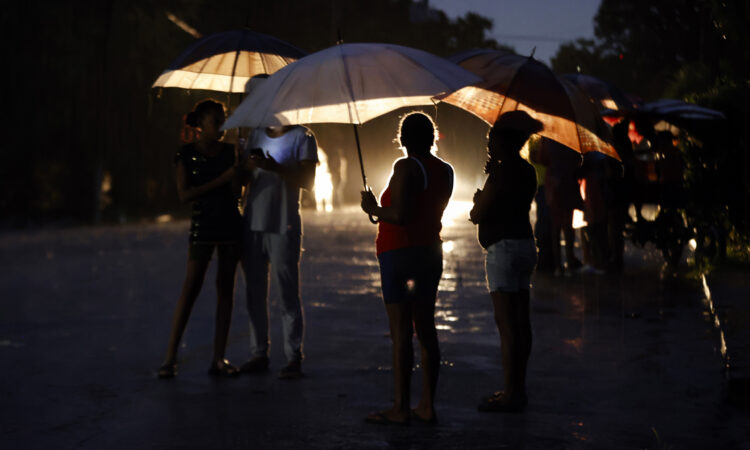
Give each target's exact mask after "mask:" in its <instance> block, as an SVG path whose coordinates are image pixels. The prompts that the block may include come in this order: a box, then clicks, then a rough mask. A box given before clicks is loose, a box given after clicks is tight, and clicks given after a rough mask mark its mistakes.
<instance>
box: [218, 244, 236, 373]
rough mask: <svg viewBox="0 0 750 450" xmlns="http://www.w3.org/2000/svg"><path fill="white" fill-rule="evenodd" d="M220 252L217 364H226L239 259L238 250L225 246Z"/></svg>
mask: <svg viewBox="0 0 750 450" xmlns="http://www.w3.org/2000/svg"><path fill="white" fill-rule="evenodd" d="M217 253H218V254H219V268H218V271H217V272H218V273H217V274H216V294H217V302H216V328H215V331H214V357H213V361H214V363H215V364H218V365H220V366H221V365H223V364H224V352H225V351H226V347H227V337H228V336H229V326H230V325H231V322H232V307H233V306H234V280H235V273H236V271H237V262H238V260H239V255H238V253H239V252H238V250H236V249H229V248H224V249H220V250H218V251H217Z"/></svg>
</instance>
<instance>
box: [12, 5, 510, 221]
mask: <svg viewBox="0 0 750 450" xmlns="http://www.w3.org/2000/svg"><path fill="white" fill-rule="evenodd" d="M427 6H428V3H427V2H421V1H412V0H373V1H367V2H349V1H345V0H304V1H301V0H275V1H273V2H268V1H263V2H261V1H257V0H252V1H248V0H242V1H240V0H227V1H224V2H210V1H208V0H162V1H159V2H151V1H146V0H135V1H128V2H125V1H117V0H113V1H105V2H97V1H93V0H88V1H87V0H84V1H78V2H49V1H44V0H28V1H24V2H14V3H10V4H8V5H7V6H6V7H4V9H3V11H2V15H0V25H2V28H3V33H4V36H3V37H4V39H3V40H2V44H0V45H2V46H3V47H2V49H3V53H4V55H6V57H7V58H8V59H7V61H10V63H8V70H6V71H5V72H6V76H7V77H8V78H9V82H8V84H6V86H8V87H6V98H8V99H9V100H10V101H9V103H8V106H9V108H7V110H8V111H10V114H8V116H9V121H8V122H7V123H6V125H7V127H8V129H10V130H12V131H11V132H9V133H8V134H9V135H10V139H11V142H10V143H8V144H7V145H6V146H5V148H4V155H3V156H4V158H5V159H4V163H3V164H2V165H0V178H2V180H3V183H2V185H1V187H0V217H2V218H3V223H6V224H7V222H8V221H9V218H18V222H17V223H18V224H19V225H23V224H24V223H27V222H28V221H36V222H38V221H46V220H50V219H55V218H59V217H69V218H73V219H75V220H78V221H98V220H99V218H100V216H99V213H100V210H101V209H102V208H101V207H102V206H103V205H102V204H100V200H99V199H100V198H101V196H100V195H99V188H100V186H101V181H102V179H104V178H108V177H111V180H112V183H111V184H112V191H111V192H110V193H109V196H110V197H111V205H110V206H108V207H107V208H105V210H104V211H101V213H103V214H104V216H105V217H104V218H105V219H106V218H110V219H115V220H116V219H119V218H123V217H134V216H135V217H138V216H144V215H146V216H148V215H156V214H160V213H163V212H167V211H169V212H173V210H174V205H175V204H176V193H175V187H174V169H173V167H172V155H173V154H174V151H175V149H176V148H177V146H178V145H179V143H180V142H179V135H180V130H181V126H182V124H181V119H182V115H183V114H184V113H185V112H186V111H188V110H189V109H190V108H191V107H192V105H193V104H194V103H195V102H196V101H197V100H198V99H200V98H202V97H206V96H212V97H215V98H217V99H219V100H223V101H227V102H229V103H231V104H234V105H236V104H237V102H238V101H239V97H238V96H234V97H232V96H229V95H227V94H223V93H217V92H199V93H189V92H185V91H182V90H177V89H166V90H164V92H163V93H162V95H161V98H157V95H158V94H159V93H158V92H155V91H154V90H152V89H151V84H152V83H153V81H154V80H155V79H156V78H157V76H158V75H159V74H160V73H161V71H162V70H164V68H165V67H166V66H167V65H168V64H169V63H170V62H171V61H172V60H173V59H174V58H175V57H176V56H177V55H179V54H180V52H181V51H182V50H183V49H184V48H185V47H187V46H188V45H189V44H191V43H192V42H193V41H194V40H195V38H194V37H192V36H191V35H190V34H188V33H186V32H185V31H183V30H181V29H180V28H179V27H178V26H177V25H175V23H173V22H171V21H170V20H169V18H168V13H172V14H174V15H175V16H177V17H179V19H181V20H182V21H184V22H186V23H188V24H190V25H191V26H192V27H194V28H196V29H197V30H198V31H199V32H200V33H201V34H203V35H207V34H210V33H214V32H219V31H226V30H230V29H237V28H241V27H243V26H246V25H249V27H250V28H252V29H253V30H256V31H260V32H264V33H267V34H270V35H273V36H276V37H278V38H280V39H283V40H286V41H288V42H290V43H292V44H295V45H297V46H298V47H300V48H302V49H304V50H306V51H309V52H313V51H317V50H320V49H323V48H325V47H328V46H330V45H333V44H334V43H335V42H336V40H337V36H338V34H339V32H340V33H341V35H342V36H343V37H344V39H345V40H346V41H348V42H357V41H359V42H375V41H379V42H393V43H398V44H401V45H408V46H413V47H417V48H421V49H424V50H427V51H430V52H433V53H436V54H439V55H443V56H447V55H449V54H452V53H454V52H457V51H461V50H465V49H469V48H473V47H498V46H499V45H498V44H497V43H496V42H494V41H492V40H488V39H486V38H485V36H486V35H487V32H488V31H489V30H490V29H491V26H492V24H491V21H489V20H487V19H485V18H483V17H481V16H478V15H475V14H468V15H466V16H465V17H462V18H459V19H457V20H449V19H448V18H447V17H446V15H445V14H444V13H442V12H441V11H435V10H431V9H429V8H428V7H427Z"/></svg>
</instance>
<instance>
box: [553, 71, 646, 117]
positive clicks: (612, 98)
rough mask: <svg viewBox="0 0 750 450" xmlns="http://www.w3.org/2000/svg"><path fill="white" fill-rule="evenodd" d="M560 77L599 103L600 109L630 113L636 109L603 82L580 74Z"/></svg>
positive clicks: (568, 74) (612, 86) (613, 88)
mask: <svg viewBox="0 0 750 450" xmlns="http://www.w3.org/2000/svg"><path fill="white" fill-rule="evenodd" d="M562 77H563V78H565V79H566V80H568V81H570V82H572V83H573V84H575V85H576V86H578V88H579V89H581V90H582V91H583V92H585V93H586V94H588V96H589V97H591V99H592V100H594V101H595V102H597V103H599V104H600V108H601V109H610V110H617V111H620V110H625V111H632V110H633V109H635V108H636V107H637V105H636V103H635V102H633V101H632V100H631V99H629V98H628V96H626V95H625V94H623V93H622V91H620V89H618V88H617V87H616V86H614V85H612V84H610V83H608V82H606V81H604V80H601V79H599V78H596V77H592V76H591V75H584V74H582V73H566V74H564V75H562Z"/></svg>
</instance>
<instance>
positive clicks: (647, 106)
mask: <svg viewBox="0 0 750 450" xmlns="http://www.w3.org/2000/svg"><path fill="white" fill-rule="evenodd" d="M638 111H639V112H640V113H643V114H649V115H652V116H654V117H658V118H661V119H663V120H665V121H667V122H669V119H678V120H679V119H682V120H723V119H726V116H725V115H724V113H722V112H721V111H716V110H713V109H710V108H704V107H703V106H698V105H696V104H693V103H688V102H683V101H682V100H673V99H661V100H656V101H653V102H648V103H644V104H643V105H642V106H641V107H640V108H638Z"/></svg>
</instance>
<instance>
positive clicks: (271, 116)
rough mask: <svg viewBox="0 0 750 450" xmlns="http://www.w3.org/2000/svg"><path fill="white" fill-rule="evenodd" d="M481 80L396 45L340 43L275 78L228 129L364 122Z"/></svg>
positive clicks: (241, 108) (246, 104)
mask: <svg viewBox="0 0 750 450" xmlns="http://www.w3.org/2000/svg"><path fill="white" fill-rule="evenodd" d="M478 81H480V78H479V77H477V76H476V75H474V74H472V73H471V72H469V71H467V70H465V69H462V68H461V67H459V66H457V65H455V64H453V63H451V62H450V61H447V60H445V59H443V58H439V57H437V56H435V55H432V54H430V53H427V52H424V51H422V50H417V49H413V48H409V47H403V46H400V45H393V44H340V45H337V46H335V47H330V48H327V49H325V50H321V51H319V52H317V53H313V54H310V55H308V56H305V57H304V58H301V59H299V60H298V61H296V62H295V63H294V64H290V65H288V66H286V67H284V68H282V69H281V70H279V71H278V72H276V73H275V74H273V75H271V76H270V77H269V78H268V79H267V80H266V81H265V82H264V83H263V85H262V89H255V90H253V91H252V92H250V94H249V95H248V96H247V98H245V100H244V101H243V102H242V103H241V104H240V106H239V107H237V110H236V111H235V112H234V114H232V115H231V116H230V117H229V118H228V119H227V121H226V123H225V124H224V128H234V127H259V126H278V125H295V124H310V123H350V124H362V123H364V122H366V121H368V120H370V119H373V118H375V117H377V116H380V115H382V114H385V113H388V112H390V111H393V110H395V109H398V108H401V107H404V106H415V105H429V104H433V100H432V98H433V97H434V96H436V95H438V94H440V93H445V92H452V91H455V90H456V89H459V88H461V87H463V86H467V85H469V84H471V83H476V82H478Z"/></svg>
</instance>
